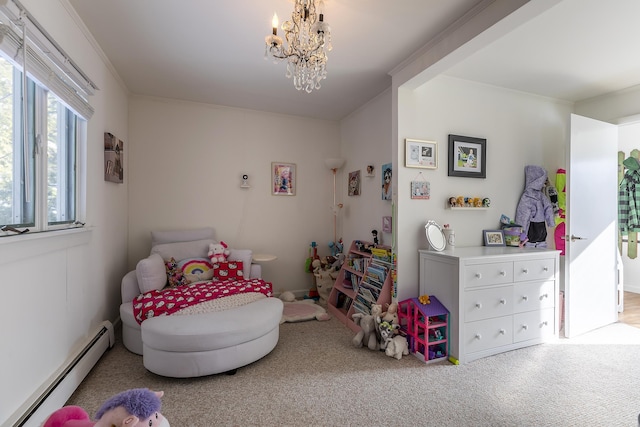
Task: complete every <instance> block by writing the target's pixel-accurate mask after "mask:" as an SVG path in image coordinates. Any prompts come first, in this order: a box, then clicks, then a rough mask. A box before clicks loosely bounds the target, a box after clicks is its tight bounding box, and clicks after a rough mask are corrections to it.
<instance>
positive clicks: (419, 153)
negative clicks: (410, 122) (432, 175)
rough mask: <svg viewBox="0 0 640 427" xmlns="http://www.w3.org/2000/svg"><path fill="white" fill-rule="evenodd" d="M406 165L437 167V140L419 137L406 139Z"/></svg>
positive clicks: (425, 167) (427, 167)
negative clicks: (426, 139) (425, 139)
mask: <svg viewBox="0 0 640 427" xmlns="http://www.w3.org/2000/svg"><path fill="white" fill-rule="evenodd" d="M404 141H405V160H404V165H405V166H406V167H408V168H423V169H437V168H438V143H437V142H435V141H421V140H419V139H408V138H407V139H405V140H404Z"/></svg>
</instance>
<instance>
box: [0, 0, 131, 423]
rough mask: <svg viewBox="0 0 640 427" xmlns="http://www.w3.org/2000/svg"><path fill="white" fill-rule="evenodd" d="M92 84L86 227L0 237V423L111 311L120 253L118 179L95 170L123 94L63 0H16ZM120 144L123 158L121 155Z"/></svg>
mask: <svg viewBox="0 0 640 427" xmlns="http://www.w3.org/2000/svg"><path fill="white" fill-rule="evenodd" d="M22 3H23V4H24V5H25V7H26V8H27V9H28V10H29V11H30V12H31V14H32V15H33V16H34V17H35V18H36V19H37V20H38V21H39V22H40V23H41V24H42V26H43V27H44V28H45V29H46V31H47V32H48V33H49V34H51V35H52V36H53V37H54V38H55V39H56V40H57V41H58V43H59V44H60V45H61V46H62V48H63V49H64V50H65V51H66V52H67V53H68V54H69V55H70V56H71V57H72V58H73V59H74V61H76V62H77V63H78V64H79V65H80V67H81V68H82V69H83V70H84V71H85V72H86V73H87V74H88V75H89V76H90V78H91V79H92V80H93V81H94V82H95V83H96V84H97V85H98V86H99V87H100V90H99V91H98V92H97V93H96V95H95V96H93V97H92V98H91V100H90V102H91V105H92V106H93V107H94V108H95V114H94V116H93V118H92V119H91V120H90V121H89V123H88V129H87V132H88V144H87V147H86V153H85V154H84V156H85V157H86V160H87V176H86V180H84V181H83V186H82V190H81V191H82V193H84V196H85V197H86V199H87V207H86V218H84V220H85V221H86V223H87V225H88V226H89V227H90V229H91V230H92V231H90V232H84V233H76V234H71V235H64V236H59V235H58V234H55V233H46V235H40V236H37V235H32V236H29V238H27V239H21V238H18V237H4V238H2V239H0V270H1V271H2V280H1V282H0V291H1V292H2V294H3V295H5V296H7V295H12V297H11V298H10V299H7V298H5V304H3V308H2V310H0V324H2V325H3V326H2V329H1V331H0V342H1V343H2V351H1V352H0V378H1V380H0V424H4V422H5V421H6V420H7V419H9V417H11V416H12V414H14V413H15V412H16V411H17V410H18V408H20V406H21V405H22V404H23V403H24V402H25V401H27V399H28V398H29V396H31V395H32V393H34V392H36V390H37V389H38V388H39V387H40V386H41V384H43V383H44V382H45V381H46V380H47V378H49V376H50V375H52V374H53V373H54V372H55V371H56V370H57V369H58V368H59V367H60V366H61V365H62V364H63V363H64V361H65V359H67V357H69V355H71V354H72V353H73V347H74V346H77V345H78V344H79V343H81V342H82V341H83V340H84V338H85V336H87V335H88V334H90V333H92V332H93V330H94V328H95V327H96V326H97V325H98V324H99V323H100V322H101V321H103V320H105V319H109V320H112V321H113V320H115V319H116V318H117V316H118V305H119V300H120V288H119V287H120V279H121V277H122V275H123V274H124V273H125V272H126V262H127V240H126V236H127V187H128V181H129V177H128V176H126V175H125V184H122V185H117V184H112V183H106V182H104V180H103V162H104V159H103V156H104V154H103V132H104V131H109V132H112V133H114V134H115V135H117V136H118V137H120V138H121V139H123V140H124V141H125V142H127V140H128V135H127V94H126V92H125V91H124V90H123V88H122V87H121V86H120V85H119V83H118V82H117V80H116V79H115V78H114V77H113V75H112V74H111V72H110V71H109V68H108V67H107V66H106V65H105V63H104V62H103V61H102V59H101V56H100V55H99V54H98V53H97V52H96V50H95V49H94V48H93V46H92V44H91V43H90V42H89V40H88V39H87V38H86V37H85V35H84V34H83V32H82V30H81V27H79V26H78V25H77V24H76V20H75V18H74V14H73V13H72V12H70V10H72V9H71V7H70V6H69V5H68V3H67V1H66V0H59V1H46V2H43V1H40V0H22ZM127 148H128V147H127V146H126V145H125V167H126V165H127V163H128V162H127V160H128V159H127V154H128V152H127V151H126V150H127Z"/></svg>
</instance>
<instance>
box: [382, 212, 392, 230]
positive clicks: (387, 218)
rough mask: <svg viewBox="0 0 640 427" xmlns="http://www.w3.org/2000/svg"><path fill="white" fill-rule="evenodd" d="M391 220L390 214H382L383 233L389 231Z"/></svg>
mask: <svg viewBox="0 0 640 427" xmlns="http://www.w3.org/2000/svg"><path fill="white" fill-rule="evenodd" d="M391 224H392V221H391V217H390V216H383V217H382V231H383V232H384V233H391V229H392V225H391Z"/></svg>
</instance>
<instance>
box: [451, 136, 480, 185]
mask: <svg viewBox="0 0 640 427" xmlns="http://www.w3.org/2000/svg"><path fill="white" fill-rule="evenodd" d="M486 166H487V140H486V139H482V138H473V137H470V136H461V135H449V176H461V177H466V178H486V177H487V168H486Z"/></svg>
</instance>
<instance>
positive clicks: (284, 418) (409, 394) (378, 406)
mask: <svg viewBox="0 0 640 427" xmlns="http://www.w3.org/2000/svg"><path fill="white" fill-rule="evenodd" d="M352 336H353V334H352V333H351V331H350V330H348V329H347V328H346V327H345V326H343V325H342V324H340V323H339V322H338V321H336V320H335V319H331V320H329V321H326V322H318V321H308V322H301V323H284V324H282V325H281V329H280V341H279V343H278V345H277V347H276V348H275V350H274V351H273V352H272V353H271V354H269V355H268V356H266V357H265V358H263V359H261V360H259V361H257V362H255V363H253V364H251V365H249V366H247V367H244V368H242V369H239V370H238V373H237V374H236V375H233V376H229V375H224V374H222V375H213V376H209V377H204V378H194V379H171V378H163V377H159V376H157V375H154V374H152V373H149V372H148V371H146V370H145V369H144V367H143V366H142V358H141V357H140V356H137V355H134V354H131V353H129V352H128V351H127V350H126V349H125V348H124V347H123V346H122V344H121V342H120V341H118V343H117V344H116V346H115V347H114V348H113V349H111V350H110V351H109V352H107V353H106V354H105V355H104V356H103V358H102V359H101V360H100V362H99V363H98V364H97V365H96V367H95V368H94V369H93V370H92V371H91V373H90V374H89V376H88V377H87V378H86V379H85V381H84V382H83V383H82V385H81V386H80V387H79V388H78V389H77V390H76V392H75V393H74V394H73V396H72V397H71V399H70V400H69V402H68V403H69V404H75V405H80V406H82V407H83V408H85V409H86V410H87V411H88V412H89V413H90V414H91V415H92V416H93V415H94V414H95V411H96V410H97V409H98V407H99V406H100V405H101V404H102V402H104V401H105V400H106V399H107V398H108V397H110V396H112V395H113V394H116V393H118V392H120V391H123V390H126V389H129V388H137V387H148V388H150V389H152V390H163V391H164V392H165V396H164V398H163V409H162V412H163V413H164V415H165V416H166V417H167V419H168V420H169V421H170V423H171V425H172V426H173V427H208V426H214V425H215V426H397V425H419V426H438V427H446V426H456V427H457V426H493V427H498V426H537V427H541V426H625V427H627V426H636V425H637V417H638V413H639V412H640V329H636V328H633V327H631V326H628V325H624V324H620V323H617V324H614V325H610V326H608V327H606V328H603V329H601V330H598V331H595V332H592V333H590V334H587V335H585V336H582V337H579V338H576V339H572V340H564V339H563V340H559V341H557V342H556V343H552V344H543V345H538V346H533V347H529V348H526V349H521V350H516V351H511V352H508V353H504V354H500V355H496V356H492V357H488V358H484V359H480V360H477V361H475V362H472V363H469V364H466V365H459V366H455V365H452V364H450V363H448V362H441V363H437V364H430V365H425V364H424V363H423V362H421V361H420V360H418V359H417V358H416V357H414V356H412V355H410V356H405V357H404V358H403V359H402V360H400V361H398V360H395V359H393V358H390V357H387V356H385V355H384V353H381V352H372V351H370V350H368V349H364V348H359V349H358V348H354V347H353V346H352V345H351V338H352Z"/></svg>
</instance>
